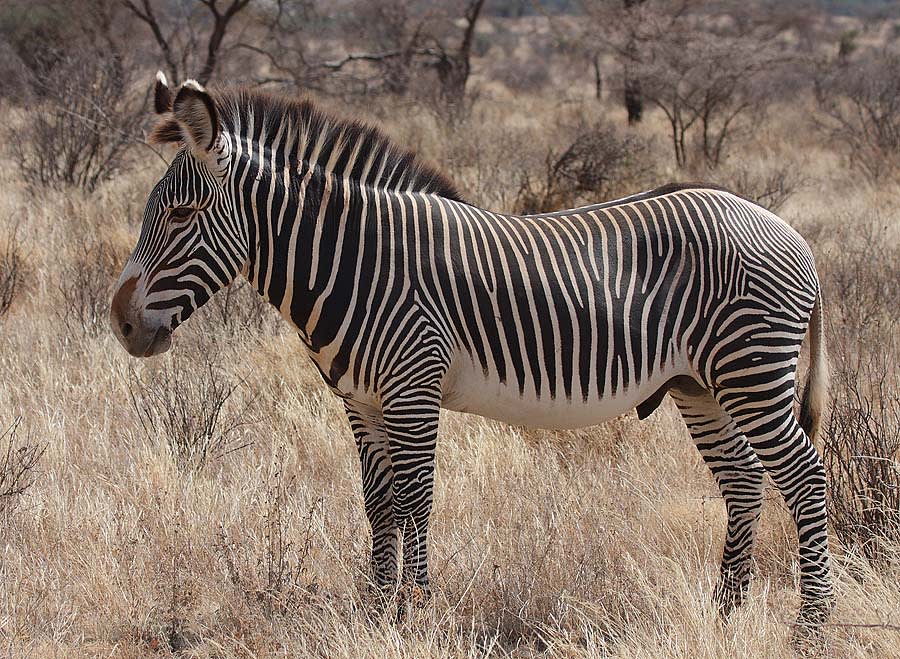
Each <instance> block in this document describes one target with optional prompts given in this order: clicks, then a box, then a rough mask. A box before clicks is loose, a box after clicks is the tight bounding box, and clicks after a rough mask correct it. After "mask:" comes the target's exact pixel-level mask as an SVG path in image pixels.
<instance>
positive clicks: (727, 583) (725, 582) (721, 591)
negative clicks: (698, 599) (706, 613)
mask: <svg viewBox="0 0 900 659" xmlns="http://www.w3.org/2000/svg"><path fill="white" fill-rule="evenodd" d="M749 590H750V579H749V578H748V577H747V576H744V577H742V578H735V577H734V576H731V575H725V574H723V575H722V576H720V577H719V581H718V583H717V584H716V590H715V593H714V595H713V597H714V599H715V601H716V603H717V604H718V607H719V617H721V618H722V620H726V621H727V620H728V618H729V616H730V615H731V613H732V612H733V611H734V610H735V609H736V608H737V607H739V606H740V605H741V603H742V602H743V601H744V596H745V595H746V594H747V592H748V591H749Z"/></svg>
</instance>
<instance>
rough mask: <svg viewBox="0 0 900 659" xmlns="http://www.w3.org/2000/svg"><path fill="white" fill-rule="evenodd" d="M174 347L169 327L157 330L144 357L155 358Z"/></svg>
mask: <svg viewBox="0 0 900 659" xmlns="http://www.w3.org/2000/svg"><path fill="white" fill-rule="evenodd" d="M171 347H172V330H171V329H169V328H168V327H160V328H159V329H157V330H156V333H155V334H154V335H153V338H152V339H151V340H150V343H149V345H148V346H147V349H146V350H145V351H144V354H143V356H144V357H154V356H156V355H161V354H162V353H164V352H166V351H167V350H168V349H169V348H171Z"/></svg>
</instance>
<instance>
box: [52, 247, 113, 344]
mask: <svg viewBox="0 0 900 659" xmlns="http://www.w3.org/2000/svg"><path fill="white" fill-rule="evenodd" d="M121 262H122V258H121V255H120V254H119V253H118V252H117V250H116V249H115V248H114V247H113V246H112V244H111V243H109V242H108V241H106V240H104V239H102V238H87V237H81V238H78V239H76V241H75V244H74V248H73V250H72V260H71V261H68V262H66V263H65V264H64V265H63V266H62V268H61V270H60V277H59V284H58V285H57V288H58V291H59V295H60V304H58V305H56V307H55V308H54V312H55V314H56V317H57V319H58V320H59V321H60V323H61V325H62V327H63V328H64V329H65V331H66V337H67V338H68V337H72V336H99V335H100V334H102V333H104V332H106V331H107V330H108V322H109V321H108V317H109V302H110V297H111V295H112V287H113V285H114V284H115V282H116V277H117V275H118V271H119V264H120V263H121Z"/></svg>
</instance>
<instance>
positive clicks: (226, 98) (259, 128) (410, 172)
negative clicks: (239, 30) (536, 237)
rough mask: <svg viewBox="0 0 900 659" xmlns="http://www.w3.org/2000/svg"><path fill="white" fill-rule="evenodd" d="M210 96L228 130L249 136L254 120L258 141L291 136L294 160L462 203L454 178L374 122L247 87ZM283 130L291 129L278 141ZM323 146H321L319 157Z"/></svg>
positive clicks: (385, 186)
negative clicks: (343, 115) (452, 179)
mask: <svg viewBox="0 0 900 659" xmlns="http://www.w3.org/2000/svg"><path fill="white" fill-rule="evenodd" d="M210 95H211V96H212V98H213V100H214V102H215V105H216V108H217V110H218V111H219V114H220V119H221V121H222V123H223V124H224V126H225V129H226V130H231V131H234V130H238V131H240V132H243V133H244V134H245V133H246V130H247V128H248V127H249V126H250V124H251V120H252V125H253V138H254V139H255V140H257V141H259V140H260V139H262V140H263V141H264V142H265V143H266V144H272V143H274V141H275V140H276V138H277V139H280V140H285V135H288V136H289V137H288V138H287V139H286V141H285V143H284V144H283V145H282V146H283V148H284V149H285V152H286V153H288V154H289V157H290V158H298V159H300V158H302V159H304V160H309V159H311V158H313V157H314V158H315V161H316V164H318V165H319V166H320V167H321V168H322V169H323V170H328V171H329V172H331V173H333V174H335V175H337V176H340V177H346V178H350V179H353V180H357V181H360V182H361V183H363V184H367V185H370V186H371V187H376V188H383V189H388V190H396V191H409V192H427V193H431V194H436V195H440V196H441V197H444V198H447V199H452V200H454V201H462V199H461V196H460V194H459V192H458V191H457V189H456V187H455V186H454V185H453V183H451V182H450V180H449V178H447V177H446V176H444V175H443V174H442V173H441V172H439V171H438V170H437V169H435V168H434V167H432V166H430V165H428V164H426V163H424V162H422V161H421V160H420V159H419V158H418V157H417V156H416V154H415V153H414V152H412V151H410V150H409V149H404V148H403V147H400V146H399V145H397V144H395V143H394V142H393V141H392V140H391V139H390V138H388V137H387V136H386V135H385V134H384V133H383V132H381V130H379V129H378V128H376V127H374V126H372V125H370V124H367V123H364V122H361V121H357V120H353V119H342V118H339V117H334V116H332V115H330V114H328V113H326V112H325V111H323V110H321V109H320V108H318V107H317V106H316V105H315V104H314V103H313V102H312V101H310V100H308V99H303V98H295V97H289V96H283V95H276V94H270V93H266V92H261V91H258V90H253V89H247V88H236V89H224V90H217V91H213V90H210ZM285 122H287V123H285ZM281 127H283V128H284V129H286V130H282V131H281V136H280V137H278V136H279V132H280V131H279V128H281ZM263 136H264V137H263ZM317 144H318V145H320V148H319V150H318V153H317V155H315V156H314V147H315V145H317ZM335 150H338V151H337V152H336V151H335ZM366 163H370V165H369V168H368V173H367V175H366V180H362V175H363V172H364V170H365V166H366ZM379 175H380V176H379Z"/></svg>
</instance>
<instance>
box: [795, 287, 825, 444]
mask: <svg viewBox="0 0 900 659" xmlns="http://www.w3.org/2000/svg"><path fill="white" fill-rule="evenodd" d="M828 380H829V372H828V355H827V352H826V350H825V332H824V329H823V327H822V293H821V291H820V292H819V294H818V296H817V297H816V303H815V304H814V305H813V309H812V316H811V317H810V319H809V372H808V373H807V376H806V387H805V388H804V390H803V396H802V397H801V399H800V426H801V427H802V428H803V431H804V432H805V433H806V435H807V436H808V437H809V439H810V441H812V442H814V443H815V441H816V439H817V438H818V436H819V433H820V431H821V426H822V417H823V416H824V414H825V409H826V407H827V406H828Z"/></svg>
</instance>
